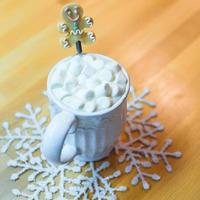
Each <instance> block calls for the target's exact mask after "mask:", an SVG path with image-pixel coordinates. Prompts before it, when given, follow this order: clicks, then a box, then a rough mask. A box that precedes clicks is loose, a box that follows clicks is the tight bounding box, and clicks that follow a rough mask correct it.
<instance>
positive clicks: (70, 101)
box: [63, 96, 83, 110]
mask: <svg viewBox="0 0 200 200" xmlns="http://www.w3.org/2000/svg"><path fill="white" fill-rule="evenodd" d="M63 103H64V104H66V105H67V106H69V107H70V108H72V109H74V110H78V109H81V108H82V107H83V102H82V101H81V100H80V99H78V98H75V97H72V96H70V97H65V98H63Z"/></svg>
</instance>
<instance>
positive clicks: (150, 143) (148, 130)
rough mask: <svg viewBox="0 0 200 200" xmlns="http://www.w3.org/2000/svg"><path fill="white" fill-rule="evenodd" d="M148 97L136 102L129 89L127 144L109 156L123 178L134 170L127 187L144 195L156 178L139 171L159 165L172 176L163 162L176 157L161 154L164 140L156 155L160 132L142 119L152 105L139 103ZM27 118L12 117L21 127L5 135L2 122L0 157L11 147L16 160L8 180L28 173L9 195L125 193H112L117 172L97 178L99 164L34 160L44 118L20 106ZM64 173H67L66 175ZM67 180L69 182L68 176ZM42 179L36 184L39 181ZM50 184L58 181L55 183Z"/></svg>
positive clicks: (34, 199) (32, 199) (109, 196)
mask: <svg viewBox="0 0 200 200" xmlns="http://www.w3.org/2000/svg"><path fill="white" fill-rule="evenodd" d="M148 93H149V90H148V89H145V90H144V91H143V92H142V94H141V95H139V96H137V95H136V92H135V89H134V88H133V87H131V89H130V94H131V96H132V100H131V101H129V102H128V105H127V107H128V111H129V112H128V116H127V126H126V131H125V135H126V136H127V139H126V140H125V141H123V140H121V141H119V143H118V144H117V145H116V146H115V151H116V153H117V154H119V157H118V161H119V163H121V162H127V163H128V165H127V166H126V167H125V170H124V171H125V173H130V172H131V171H132V169H133V168H135V169H136V175H134V177H133V179H132V181H131V183H132V185H136V184H137V183H139V182H140V181H141V183H142V185H143V188H144V189H149V187H150V185H149V183H148V182H147V180H146V178H151V179H153V180H159V179H160V176H159V175H158V174H156V173H153V174H150V173H146V172H144V171H143V168H148V167H152V165H153V164H156V163H158V162H159V161H160V160H162V161H163V162H164V164H165V167H166V170H167V171H172V167H171V165H170V164H169V162H168V157H169V156H170V157H175V158H178V157H180V156H181V153H180V152H172V153H170V152H168V151H167V148H168V147H169V146H170V145H171V144H172V141H171V140H169V139H168V140H166V141H165V144H164V145H163V147H162V148H161V149H160V150H156V149H155V147H156V145H157V133H158V132H161V131H162V130H163V129H164V128H163V126H162V125H161V124H160V123H159V122H154V121H152V118H155V117H156V115H157V114H156V112H155V111H151V112H150V114H149V115H148V116H147V117H143V107H144V106H143V105H144V104H146V105H147V106H150V107H155V105H156V104H155V103H153V102H151V101H148V100H146V99H145V96H146V95H147V94H148ZM25 109H26V110H27V113H26V114H25V113H21V112H18V113H16V118H18V119H22V120H23V121H24V122H23V124H22V125H21V127H19V128H15V130H13V131H11V129H10V127H9V124H8V122H4V123H3V124H2V127H3V129H4V132H5V134H4V136H0V140H2V141H3V143H4V144H3V145H2V147H1V152H2V153H5V152H6V151H8V150H9V149H10V148H12V147H14V149H15V151H16V158H15V159H13V160H10V161H8V166H10V167H14V168H16V169H17V172H15V173H13V174H12V175H11V180H14V181H16V180H18V179H20V178H21V177H22V175H23V174H24V173H26V172H29V173H30V175H29V176H28V180H27V181H28V186H27V190H26V191H25V192H21V191H19V190H18V189H16V188H15V189H13V190H12V193H13V194H14V195H15V196H21V197H24V198H25V199H28V200H39V199H47V200H48V199H59V200H61V199H67V198H68V199H74V200H76V199H77V200H78V199H84V200H88V199H92V200H96V199H97V200H103V199H105V200H115V199H117V197H116V194H115V192H118V191H125V190H126V189H127V188H126V187H125V186H119V187H113V186H112V185H111V183H110V181H111V180H112V179H114V178H117V177H119V176H120V175H121V172H120V171H119V170H117V171H115V172H113V174H111V175H109V176H107V177H103V176H102V175H101V171H102V170H106V169H107V168H108V167H109V166H110V163H109V162H108V161H103V162H101V163H100V165H99V166H97V167H95V165H96V164H95V163H94V162H89V163H84V162H78V161H76V160H74V161H73V162H71V163H66V164H65V165H59V166H55V165H53V164H51V163H49V162H47V161H46V160H45V158H44V157H43V156H42V155H40V153H39V152H40V143H41V139H42V135H43V133H44V131H45V127H46V125H45V124H46V122H47V117H41V116H40V113H41V108H39V107H38V108H33V107H32V106H31V104H27V105H26V106H25ZM69 172H70V173H69ZM71 174H73V176H72V175H71ZM41 178H42V179H41ZM56 179H59V181H57V182H56Z"/></svg>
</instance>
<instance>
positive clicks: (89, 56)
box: [82, 55, 94, 63]
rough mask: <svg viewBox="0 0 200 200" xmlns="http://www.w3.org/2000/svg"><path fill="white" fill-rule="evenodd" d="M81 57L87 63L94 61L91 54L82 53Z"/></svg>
mask: <svg viewBox="0 0 200 200" xmlns="http://www.w3.org/2000/svg"><path fill="white" fill-rule="evenodd" d="M82 59H83V60H84V61H85V62H87V63H92V62H93V61H94V57H93V56H92V55H83V57H82Z"/></svg>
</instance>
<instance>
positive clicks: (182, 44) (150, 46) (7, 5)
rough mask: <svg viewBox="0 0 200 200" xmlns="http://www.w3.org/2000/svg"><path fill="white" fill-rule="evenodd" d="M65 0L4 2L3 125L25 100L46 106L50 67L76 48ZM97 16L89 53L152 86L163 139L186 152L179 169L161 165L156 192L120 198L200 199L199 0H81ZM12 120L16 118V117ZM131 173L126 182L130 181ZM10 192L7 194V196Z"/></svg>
mask: <svg viewBox="0 0 200 200" xmlns="http://www.w3.org/2000/svg"><path fill="white" fill-rule="evenodd" d="M68 2H70V1H64V0H42V1H40V0H34V1H32V0H20V1H16V0H1V1H0V26H1V29H0V55H1V56H0V122H3V121H4V120H8V121H10V122H11V124H12V120H13V113H14V112H16V111H19V110H23V106H24V104H25V103H26V102H31V103H32V104H33V105H41V106H44V107H46V105H47V101H46V99H45V98H44V97H42V95H41V93H42V91H43V90H44V89H45V87H46V78H47V74H48V71H49V70H50V69H51V67H52V65H53V64H54V63H56V62H57V61H58V60H60V59H61V58H63V57H65V56H68V55H70V54H72V53H74V49H73V48H72V49H67V50H66V49H62V48H60V46H59V43H58V38H59V37H60V35H59V33H58V32H57V31H56V25H57V22H59V21H60V16H59V11H60V9H61V7H62V5H64V4H65V3H68ZM77 2H78V3H81V4H82V6H83V7H84V9H85V13H86V14H87V15H89V16H92V17H93V18H94V20H95V25H94V31H95V33H96V35H97V42H96V44H95V45H92V46H87V47H84V51H86V52H97V53H102V54H105V55H108V56H111V57H113V58H115V59H117V60H119V61H120V62H121V63H123V64H124V66H125V67H126V69H127V70H128V72H129V74H130V76H131V79H132V80H133V82H134V85H135V86H136V88H137V89H138V91H140V90H141V89H142V88H144V87H148V88H150V89H151V91H152V93H151V94H150V96H149V98H150V99H151V100H154V101H156V102H157V104H158V106H157V111H158V113H159V120H160V121H161V122H162V123H163V124H164V125H165V127H166V129H165V134H164V135H163V136H162V137H161V140H162V139H163V140H164V138H168V137H169V138H172V139H173V140H174V145H173V147H172V148H171V149H172V150H176V149H178V150H180V151H182V152H183V153H184V155H183V157H182V158H181V159H180V160H173V159H172V160H170V161H171V163H172V165H173V167H174V173H172V174H169V173H167V172H166V171H165V169H164V168H163V166H162V165H159V166H158V167H157V170H158V171H159V173H160V175H161V176H162V179H161V181H160V182H159V183H155V182H154V183H152V184H151V185H152V188H151V190H150V191H144V190H142V189H141V186H140V185H138V186H136V187H129V188H130V189H129V190H128V192H126V193H118V197H119V199H127V200H128V199H131V200H132V199H133V200H134V199H140V200H147V199H148V200H150V199H151V200H199V199H200V153H199V151H200V1H199V0H134V1H133V0H123V1H120V0H87V1H86V0H84V1H83V0H82V1H81V0H79V1H77ZM13 123H14V122H13ZM8 158H9V156H7V157H6V156H5V155H1V156H0V159H1V160H2V161H1V165H0V166H1V168H0V170H1V171H0V185H1V186H3V185H4V187H3V188H4V190H2V189H0V199H2V200H4V199H11V197H12V195H9V194H8V192H9V190H7V189H5V184H7V188H12V186H14V185H15V183H13V182H11V181H9V180H8V179H9V177H5V174H8V173H7V170H8V168H6V164H5V163H6V160H8ZM130 178H131V177H129V176H124V178H121V179H120V183H124V184H126V185H128V181H130ZM8 197H9V198H8Z"/></svg>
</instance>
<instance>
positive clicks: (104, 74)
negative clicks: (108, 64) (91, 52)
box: [97, 69, 114, 82]
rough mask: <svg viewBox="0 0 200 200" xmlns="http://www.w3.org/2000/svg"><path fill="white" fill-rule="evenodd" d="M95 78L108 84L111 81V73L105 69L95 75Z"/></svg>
mask: <svg viewBox="0 0 200 200" xmlns="http://www.w3.org/2000/svg"><path fill="white" fill-rule="evenodd" d="M97 77H98V78H99V79H100V80H102V81H106V82H110V81H112V80H113V78H114V77H113V73H112V71H110V70H107V69H103V70H102V71H100V72H99V73H98V75H97Z"/></svg>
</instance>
